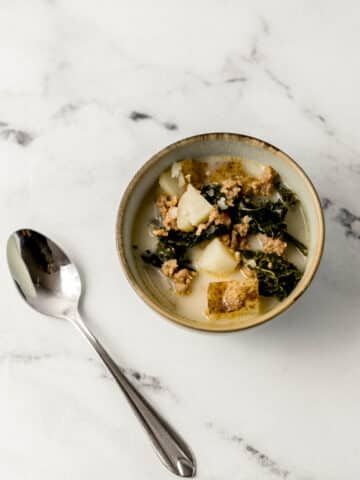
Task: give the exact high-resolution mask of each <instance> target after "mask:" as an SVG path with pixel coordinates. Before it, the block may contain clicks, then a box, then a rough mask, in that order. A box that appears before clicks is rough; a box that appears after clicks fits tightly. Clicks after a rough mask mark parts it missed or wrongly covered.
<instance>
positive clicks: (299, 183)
mask: <svg viewBox="0 0 360 480" xmlns="http://www.w3.org/2000/svg"><path fill="white" fill-rule="evenodd" d="M204 155H232V156H238V157H240V158H241V157H242V158H247V159H250V160H251V159H252V160H256V161H258V162H259V163H261V164H263V165H271V166H273V167H274V168H275V169H276V170H277V171H278V172H279V173H280V175H281V177H282V178H283V179H284V181H285V182H286V183H287V184H288V185H289V186H290V187H291V188H292V189H293V190H294V191H295V192H296V193H297V195H298V196H299V198H300V200H301V203H302V206H303V209H304V213H305V217H306V222H307V225H308V229H309V255H308V258H307V263H306V267H305V271H304V274H303V277H302V278H301V280H300V282H299V283H298V285H297V287H296V288H295V289H294V291H293V292H292V293H291V294H290V295H289V296H288V297H287V298H286V299H285V300H283V301H282V302H280V303H279V304H278V305H276V306H275V307H274V308H273V309H271V310H270V311H267V312H264V313H260V314H258V315H253V316H251V317H245V318H242V317H241V316H239V317H235V318H231V319H229V320H228V321H226V322H219V321H216V320H212V321H210V320H208V321H205V320H204V321H198V320H194V319H192V318H187V317H184V316H182V315H179V314H178V313H177V312H176V311H175V310H174V308H173V307H172V306H171V305H169V304H168V302H165V301H161V298H159V297H158V296H156V297H155V296H154V295H153V294H152V291H151V289H149V288H148V287H147V285H146V283H145V282H144V281H143V277H144V276H143V274H142V272H143V266H142V264H141V263H139V262H136V261H135V259H134V252H133V248H132V241H131V237H132V230H133V225H134V221H135V219H136V212H137V210H138V208H139V206H140V205H141V201H142V200H143V198H144V196H145V195H146V193H147V191H148V190H149V188H150V187H151V186H152V185H153V184H154V183H155V182H156V179H157V178H158V176H159V174H160V173H161V172H162V171H163V170H164V169H166V168H167V167H168V166H169V165H171V164H172V163H173V162H175V161H177V160H180V159H182V158H189V157H190V158H198V157H201V156H204ZM116 241H117V249H118V253H119V256H120V260H121V263H122V265H123V267H124V270H125V273H126V276H127V278H128V280H129V281H130V283H131V285H132V286H133V288H134V289H135V290H136V292H137V293H138V294H139V295H140V297H141V298H142V299H143V300H144V301H145V302H146V303H147V304H148V305H149V306H150V307H152V308H153V309H154V310H156V311H157V312H158V313H160V314H161V315H162V316H164V317H165V318H168V319H170V320H172V321H174V322H176V323H178V324H181V325H184V326H187V327H191V328H194V329H197V330H205V331H208V332H226V331H235V330H242V329H245V328H249V327H254V326H255V325H259V324H261V323H264V322H266V321H268V320H271V319H272V318H274V317H276V316H277V315H279V314H280V313H282V312H283V311H285V310H286V309H287V308H289V307H290V306H291V305H293V304H294V302H295V301H296V300H297V299H298V298H299V297H300V296H301V295H302V294H303V293H304V291H305V290H306V288H307V287H308V286H309V285H310V283H311V281H312V279H313V277H314V275H315V273H316V270H317V268H318V266H319V263H320V259H321V256H322V252H323V247H324V219H323V213H322V207H321V204H320V200H319V197H318V195H317V193H316V190H315V188H314V186H313V184H312V183H311V181H310V179H309V178H308V177H307V175H306V174H305V172H304V171H303V170H302V169H301V168H300V167H299V165H298V164H297V163H296V162H295V161H294V160H293V159H292V158H290V157H289V156H288V155H287V154H286V153H284V152H282V151H281V150H280V149H278V148H277V147H274V146H273V145H271V144H269V143H267V142H265V141H263V140H260V139H258V138H254V137H250V136H247V135H241V134H236V133H206V134H201V135H196V136H193V137H189V138H185V139H183V140H180V141H178V142H176V143H173V144H171V145H169V146H167V147H165V148H164V149H163V150H161V151H160V152H158V153H157V154H155V155H154V156H153V157H151V158H150V160H148V161H147V162H146V163H145V164H144V165H143V167H142V168H140V170H139V171H138V172H137V173H136V174H135V176H134V178H133V179H132V180H131V182H130V183H129V185H128V187H127V189H126V190H125V193H124V195H123V198H122V200H121V203H120V207H119V210H118V215H117V222H116ZM204 294H205V292H204Z"/></svg>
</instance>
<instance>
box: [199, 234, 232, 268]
mask: <svg viewBox="0 0 360 480" xmlns="http://www.w3.org/2000/svg"><path fill="white" fill-rule="evenodd" d="M238 263H239V258H236V257H235V255H234V253H233V252H232V250H230V248H228V247H226V246H225V245H224V244H223V243H222V242H221V241H220V240H219V239H218V238H214V240H211V242H210V243H209V244H208V245H207V246H206V247H205V249H204V250H203V252H202V254H201V256H200V258H199V260H198V266H199V268H200V270H206V271H207V272H210V273H215V274H216V275H222V274H225V273H230V272H232V271H233V270H235V268H236V266H237V265H238Z"/></svg>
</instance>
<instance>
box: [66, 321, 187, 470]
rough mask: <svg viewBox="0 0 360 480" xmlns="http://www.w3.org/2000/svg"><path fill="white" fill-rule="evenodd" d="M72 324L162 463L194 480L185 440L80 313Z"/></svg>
mask: <svg viewBox="0 0 360 480" xmlns="http://www.w3.org/2000/svg"><path fill="white" fill-rule="evenodd" d="M72 321H73V323H74V325H75V326H76V327H77V328H78V329H79V330H80V331H81V333H82V334H83V335H84V336H85V337H86V338H87V340H88V341H89V342H90V343H91V345H92V346H93V347H94V349H95V350H96V351H97V353H98V354H99V355H100V357H101V359H102V360H103V362H104V363H105V365H106V366H107V368H108V369H109V371H110V372H111V373H112V375H113V377H114V379H115V381H116V383H117V384H118V385H119V387H120V388H121V389H122V391H123V392H124V394H125V396H126V398H127V400H128V402H129V403H130V405H131V407H132V409H133V411H134V412H135V414H136V416H137V417H138V419H139V420H140V422H141V424H142V425H143V427H144V428H145V430H146V431H147V433H148V435H149V437H150V440H151V441H152V443H153V445H154V447H155V450H156V452H157V454H158V455H159V457H160V460H161V461H162V462H163V464H164V465H165V466H166V467H167V468H168V469H169V470H170V471H171V472H172V473H174V474H175V475H178V476H179V477H194V476H195V473H196V464H195V459H194V457H193V455H192V453H191V451H190V449H189V447H188V446H187V445H186V443H185V442H184V440H183V439H182V438H181V437H180V435H179V434H178V433H176V432H175V430H174V429H173V428H172V427H171V426H170V425H169V424H168V423H167V421H166V420H164V419H163V418H162V417H161V415H160V414H159V413H158V412H156V411H155V409H154V408H153V407H152V406H151V405H150V404H149V402H148V401H147V400H145V398H144V397H143V396H142V395H141V394H140V393H139V391H138V390H137V389H136V388H135V387H134V386H133V385H132V383H130V381H129V380H128V379H127V377H126V376H125V375H124V374H123V372H122V371H121V369H120V367H119V366H118V365H117V364H116V363H115V362H114V361H113V359H112V358H111V357H110V355H109V354H108V353H107V351H106V350H105V348H104V347H103V346H102V345H101V343H100V342H99V341H98V340H97V338H95V337H94V335H93V334H92V333H91V332H90V330H89V329H88V327H87V326H86V325H85V323H84V322H83V321H82V319H81V318H80V315H79V314H78V315H77V317H76V318H73V319H72Z"/></svg>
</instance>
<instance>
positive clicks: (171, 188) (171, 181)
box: [159, 170, 181, 197]
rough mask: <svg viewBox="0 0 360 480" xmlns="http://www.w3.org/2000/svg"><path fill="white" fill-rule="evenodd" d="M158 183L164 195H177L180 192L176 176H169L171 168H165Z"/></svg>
mask: <svg viewBox="0 0 360 480" xmlns="http://www.w3.org/2000/svg"><path fill="white" fill-rule="evenodd" d="M159 184H160V187H161V188H162V190H163V191H164V192H165V193H166V195H171V196H174V195H176V196H177V197H178V196H179V195H180V194H181V188H180V187H179V181H178V179H177V178H174V177H172V176H171V170H166V172H163V173H162V174H161V175H160V178H159Z"/></svg>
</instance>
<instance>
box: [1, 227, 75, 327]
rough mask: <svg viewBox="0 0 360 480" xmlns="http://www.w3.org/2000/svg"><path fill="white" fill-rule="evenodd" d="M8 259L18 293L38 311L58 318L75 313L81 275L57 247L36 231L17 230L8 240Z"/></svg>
mask: <svg viewBox="0 0 360 480" xmlns="http://www.w3.org/2000/svg"><path fill="white" fill-rule="evenodd" d="M7 260H8V264H9V269H10V272H11V275H12V277H13V279H14V282H15V284H16V286H17V288H18V290H19V292H20V293H21V294H22V296H23V297H24V299H25V300H26V302H27V303H28V304H29V305H31V306H32V307H33V308H34V309H35V310H37V311H38V312H41V313H43V314H44V315H49V316H52V317H56V318H68V317H69V315H74V314H75V312H76V311H77V308H78V304H79V299H80V295H81V280H80V275H79V272H78V270H77V268H76V266H75V265H74V264H73V263H72V262H71V260H70V259H69V257H68V256H67V255H66V254H65V253H64V252H63V250H61V248H60V247H59V246H58V245H56V244H55V243H54V242H52V241H51V240H50V239H48V238H46V237H45V236H44V235H42V234H41V233H38V232H35V231H34V230H28V229H23V230H17V231H16V232H14V233H13V234H12V235H11V236H10V238H9V240H8V243H7Z"/></svg>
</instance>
